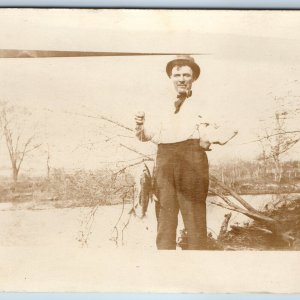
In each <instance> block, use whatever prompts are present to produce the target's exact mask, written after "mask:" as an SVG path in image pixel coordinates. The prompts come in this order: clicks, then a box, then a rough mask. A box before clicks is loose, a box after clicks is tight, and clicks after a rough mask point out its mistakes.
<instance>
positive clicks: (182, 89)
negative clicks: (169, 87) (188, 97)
mask: <svg viewBox="0 0 300 300" xmlns="http://www.w3.org/2000/svg"><path fill="white" fill-rule="evenodd" d="M171 80H172V82H173V84H174V88H175V90H176V92H177V93H178V94H187V93H188V92H189V91H190V90H191V89H192V84H193V81H194V79H193V70H192V69H191V67H189V66H181V67H179V66H175V67H174V68H173V69H172V74H171Z"/></svg>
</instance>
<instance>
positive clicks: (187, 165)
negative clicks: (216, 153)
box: [175, 141, 209, 250]
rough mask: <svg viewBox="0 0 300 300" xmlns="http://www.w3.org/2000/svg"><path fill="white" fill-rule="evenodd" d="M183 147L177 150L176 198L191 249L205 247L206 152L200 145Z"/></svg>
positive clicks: (187, 144) (207, 181)
mask: <svg viewBox="0 0 300 300" xmlns="http://www.w3.org/2000/svg"><path fill="white" fill-rule="evenodd" d="M189 143H191V142H188V141H187V143H186V146H183V149H182V150H181V151H180V152H179V153H178V157H179V158H178V165H177V168H176V169H175V185H176V187H177V199H178V203H179V207H180V211H181V214H182V218H183V222H184V226H185V229H186V230H187V239H188V247H187V249H190V250H200V249H206V243H207V226H206V197H207V192H208V183H209V180H208V162H207V156H206V153H205V152H204V151H203V150H202V149H201V148H200V147H199V144H197V143H194V144H189Z"/></svg>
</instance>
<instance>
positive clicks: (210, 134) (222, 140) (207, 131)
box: [198, 118, 237, 145]
mask: <svg viewBox="0 0 300 300" xmlns="http://www.w3.org/2000/svg"><path fill="white" fill-rule="evenodd" d="M198 126H199V136H200V141H201V143H203V144H219V145H225V144H226V143H227V142H228V141H229V140H231V139H232V138H233V137H234V136H235V135H236V134H237V130H234V129H232V128H229V127H227V126H221V125H219V124H217V123H216V122H213V121H208V120H205V119H203V118H202V119H201V121H200V123H199V125H198Z"/></svg>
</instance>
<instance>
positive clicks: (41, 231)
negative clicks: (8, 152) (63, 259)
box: [0, 194, 299, 249]
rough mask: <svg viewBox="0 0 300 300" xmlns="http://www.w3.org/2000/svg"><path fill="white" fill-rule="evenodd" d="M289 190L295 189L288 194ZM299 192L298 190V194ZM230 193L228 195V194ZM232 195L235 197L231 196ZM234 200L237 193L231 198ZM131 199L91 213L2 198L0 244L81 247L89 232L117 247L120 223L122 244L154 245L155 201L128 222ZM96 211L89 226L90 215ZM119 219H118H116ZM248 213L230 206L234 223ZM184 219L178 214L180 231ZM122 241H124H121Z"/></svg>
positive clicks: (213, 226)
mask: <svg viewBox="0 0 300 300" xmlns="http://www.w3.org/2000/svg"><path fill="white" fill-rule="evenodd" d="M289 196H291V195H289ZM294 196H299V194H298V195H297V194H294ZM229 198H230V197H229ZM243 198H244V199H245V200H246V201H247V202H248V203H249V204H251V205H252V206H253V207H254V208H256V209H262V208H263V207H264V206H265V204H266V203H268V202H274V203H275V202H277V200H278V197H277V196H276V195H247V196H243ZM230 199H231V198H230ZM212 200H213V201H219V202H221V201H222V200H219V199H218V197H214V196H209V197H208V199H207V226H208V231H209V232H211V233H212V234H213V236H214V237H216V236H217V235H218V233H219V231H220V226H221V224H222V222H223V220H224V215H225V214H226V213H228V212H229V211H228V210H226V209H224V208H221V207H218V206H216V205H212V204H211V201H212ZM231 200H232V201H234V200H233V199H231ZM131 207H132V205H130V204H128V205H125V207H124V209H122V205H113V206H99V207H98V208H97V211H96V213H95V214H94V215H93V214H92V211H93V208H90V207H74V208H58V209H56V208H53V207H52V208H51V207H50V206H47V205H46V203H44V204H43V203H41V202H40V201H37V202H36V203H32V202H31V203H30V202H26V203H24V202H23V203H14V204H13V203H0V226H1V228H2V230H1V231H0V246H53V245H57V246H68V247H71V246H75V247H76V246H77V247H81V243H80V241H79V238H78V237H79V236H80V234H81V233H83V234H86V233H87V230H90V232H91V233H90V234H89V235H88V246H89V247H97V248H105V249H108V248H112V249H114V248H115V244H114V243H113V242H112V241H111V240H112V237H113V236H116V234H117V232H116V231H113V229H114V226H116V225H117V228H118V234H117V236H118V239H119V240H118V241H119V245H120V244H122V247H125V248H129V249H137V248H139V249H155V238H156V227H157V222H156V217H155V211H154V203H150V205H149V208H148V212H147V215H146V217H145V218H144V219H140V218H137V217H131V219H130V222H129V223H128V226H126V229H125V224H126V223H127V222H128V220H129V217H130V215H129V214H128V212H129V211H130V209H131ZM91 216H92V217H93V218H92V219H93V222H92V225H91V227H89V224H91V223H89V220H90V217H91ZM118 220H119V222H118V224H116V222H117V221H118ZM248 220H249V218H248V217H246V216H244V215H242V214H240V213H236V212H232V217H231V220H230V224H234V223H236V222H238V223H239V224H243V223H244V222H247V221H248ZM183 227H184V226H183V223H182V219H181V217H179V226H178V232H179V230H180V229H182V228H183ZM123 244H124V245H123Z"/></svg>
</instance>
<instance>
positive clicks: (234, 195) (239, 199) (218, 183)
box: [209, 175, 258, 213]
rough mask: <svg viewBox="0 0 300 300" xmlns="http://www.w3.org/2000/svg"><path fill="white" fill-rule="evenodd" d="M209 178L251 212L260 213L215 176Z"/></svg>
mask: <svg viewBox="0 0 300 300" xmlns="http://www.w3.org/2000/svg"><path fill="white" fill-rule="evenodd" d="M209 178H210V180H212V181H214V182H215V183H216V184H217V185H219V186H220V187H221V188H222V189H224V190H225V191H227V192H228V193H229V194H230V195H231V196H232V197H233V198H235V199H236V200H237V201H238V202H239V203H241V204H242V205H243V206H244V207H245V208H247V209H248V210H249V211H252V212H254V213H257V212H258V211H257V210H256V209H255V208H254V207H253V206H251V205H250V204H249V203H248V202H247V201H245V200H244V199H243V198H242V197H241V196H240V195H238V194H237V193H236V192H235V191H233V190H232V189H231V188H229V187H228V186H226V185H225V184H224V183H223V182H221V181H219V180H218V179H217V178H216V177H215V176H212V175H210V176H209Z"/></svg>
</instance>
